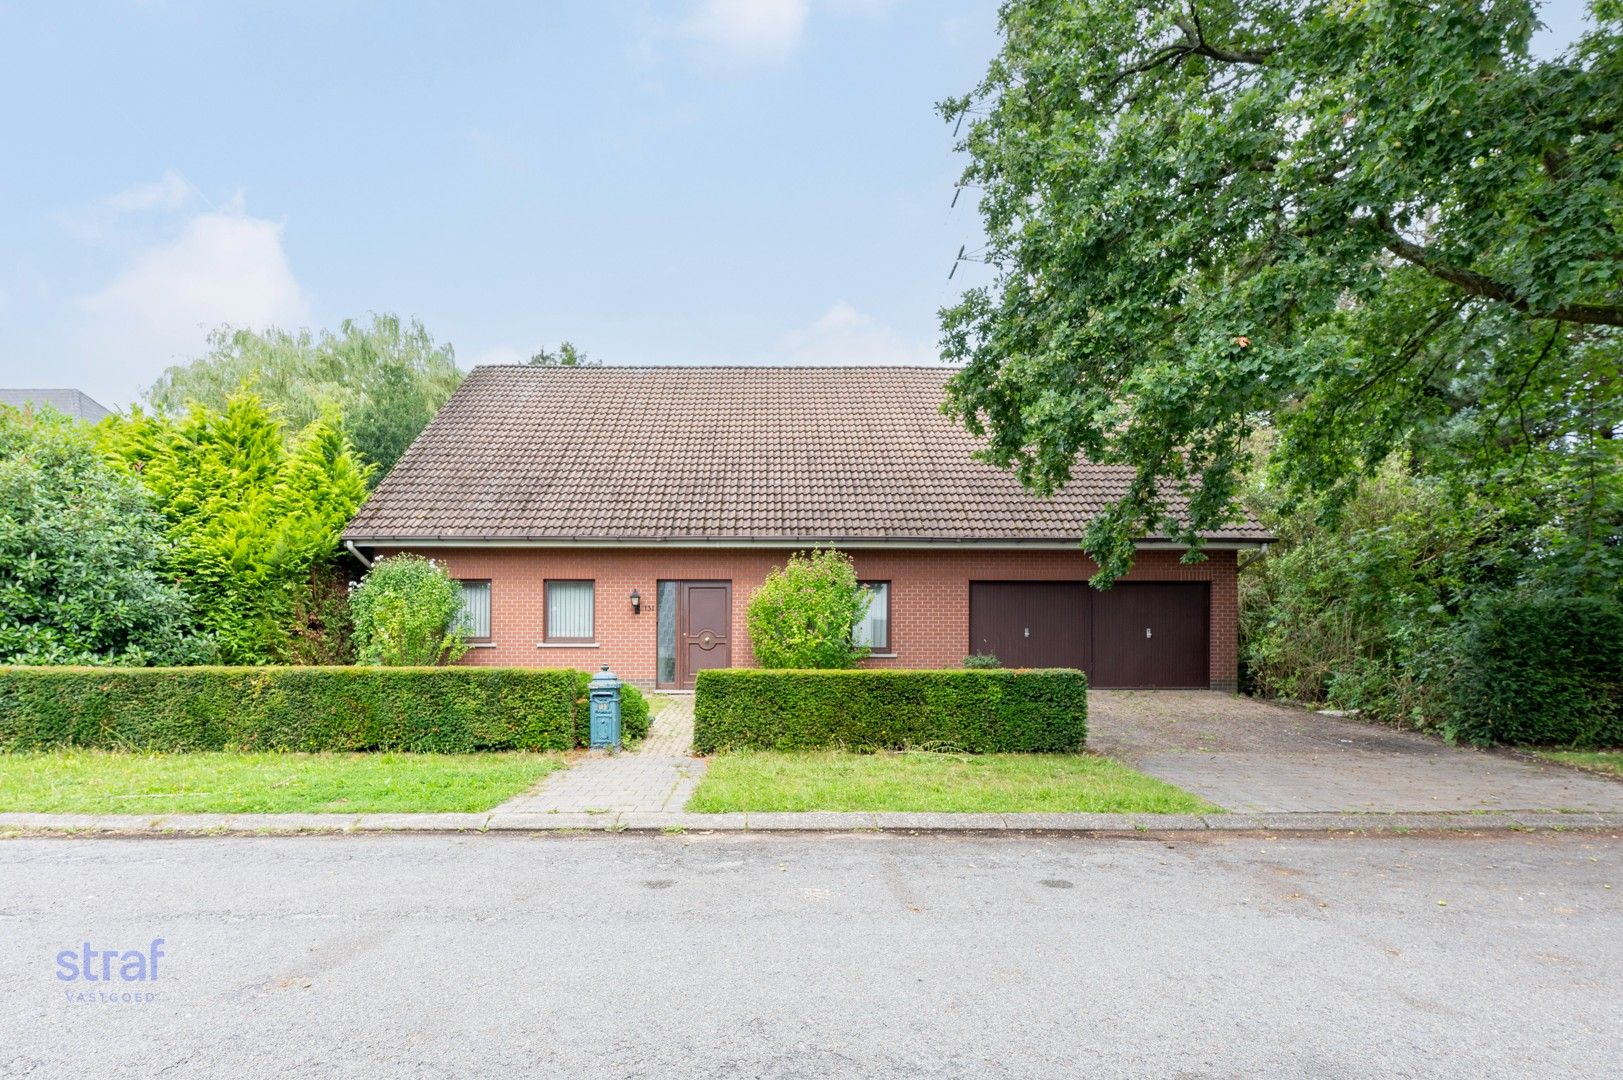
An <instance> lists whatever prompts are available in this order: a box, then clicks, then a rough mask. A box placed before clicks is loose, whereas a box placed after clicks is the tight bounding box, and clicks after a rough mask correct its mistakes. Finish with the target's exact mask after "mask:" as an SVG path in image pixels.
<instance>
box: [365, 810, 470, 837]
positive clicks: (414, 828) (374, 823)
mask: <svg viewBox="0 0 1623 1080" xmlns="http://www.w3.org/2000/svg"><path fill="white" fill-rule="evenodd" d="M489 819H490V815H489V814H484V813H480V814H362V815H361V817H360V820H358V821H357V822H356V823H355V829H356V831H358V832H479V831H482V830H483V829H484V827H485V822H486V821H488V820H489Z"/></svg>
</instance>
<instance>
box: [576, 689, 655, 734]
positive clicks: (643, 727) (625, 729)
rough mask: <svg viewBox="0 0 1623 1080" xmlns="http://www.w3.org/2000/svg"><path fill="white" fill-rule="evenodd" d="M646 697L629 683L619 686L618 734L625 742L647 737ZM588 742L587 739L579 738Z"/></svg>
mask: <svg viewBox="0 0 1623 1080" xmlns="http://www.w3.org/2000/svg"><path fill="white" fill-rule="evenodd" d="M649 722H650V721H649V716H648V697H647V695H645V694H644V693H643V692H642V691H641V690H638V689H637V688H636V687H635V686H632V685H631V684H630V683H624V684H622V685H621V686H620V735H621V736H622V737H623V738H624V740H625V741H626V742H634V741H636V740H638V739H646V738H647V737H648V726H649ZM581 741H582V743H586V742H590V740H589V739H583V740H581Z"/></svg>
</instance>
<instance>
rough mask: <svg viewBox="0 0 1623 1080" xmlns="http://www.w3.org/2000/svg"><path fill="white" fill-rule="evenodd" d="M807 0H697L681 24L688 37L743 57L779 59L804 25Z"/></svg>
mask: <svg viewBox="0 0 1623 1080" xmlns="http://www.w3.org/2000/svg"><path fill="white" fill-rule="evenodd" d="M809 6H810V4H809V2H808V0H701V2H700V3H699V6H698V7H697V8H696V9H695V10H694V12H693V13H692V14H691V15H690V16H688V18H687V20H686V22H684V23H683V24H682V30H683V32H684V33H686V34H687V35H689V36H690V37H695V38H698V39H700V40H702V41H708V42H711V43H713V44H716V45H719V46H721V47H722V48H723V49H724V50H726V51H727V52H728V53H730V54H732V55H733V56H735V57H737V58H739V59H743V60H761V61H772V60H782V59H783V58H784V57H786V56H788V55H789V54H790V53H791V52H793V51H794V48H795V45H797V44H798V43H799V41H800V33H801V31H802V30H803V29H804V28H805V25H806V12H807V9H808V8H809Z"/></svg>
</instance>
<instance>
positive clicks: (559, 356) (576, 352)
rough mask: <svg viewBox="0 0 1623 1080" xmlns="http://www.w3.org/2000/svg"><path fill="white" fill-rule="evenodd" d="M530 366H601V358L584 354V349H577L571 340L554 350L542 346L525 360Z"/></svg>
mask: <svg viewBox="0 0 1623 1080" xmlns="http://www.w3.org/2000/svg"><path fill="white" fill-rule="evenodd" d="M525 363H527V364H529V365H530V366H531V367H601V366H602V361H601V360H593V359H592V358H591V357H589V356H587V355H586V352H585V350H584V349H577V348H575V345H574V343H573V342H569V341H565V342H561V343H560V344H559V345H558V348H557V349H556V350H553V349H548V348H547V347H546V346H544V345H543V346H542V347H541V348H540V349H538V350H536V352H535V353H534V354H533V355H531V357H530V358H529V360H527V361H525Z"/></svg>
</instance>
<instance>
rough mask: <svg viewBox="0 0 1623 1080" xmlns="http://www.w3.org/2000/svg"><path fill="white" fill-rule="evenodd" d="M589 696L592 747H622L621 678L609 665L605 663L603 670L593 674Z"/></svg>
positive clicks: (615, 748)
mask: <svg viewBox="0 0 1623 1080" xmlns="http://www.w3.org/2000/svg"><path fill="white" fill-rule="evenodd" d="M587 696H588V697H589V698H590V700H591V709H592V722H591V747H592V749H593V750H598V749H602V748H605V747H607V748H608V749H610V750H618V749H620V680H619V679H618V678H616V677H615V675H614V672H612V671H610V670H609V665H607V664H604V665H603V670H602V671H599V672H598V673H597V674H596V675H593V676H592V681H591V683H590V684H588V686H587Z"/></svg>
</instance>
